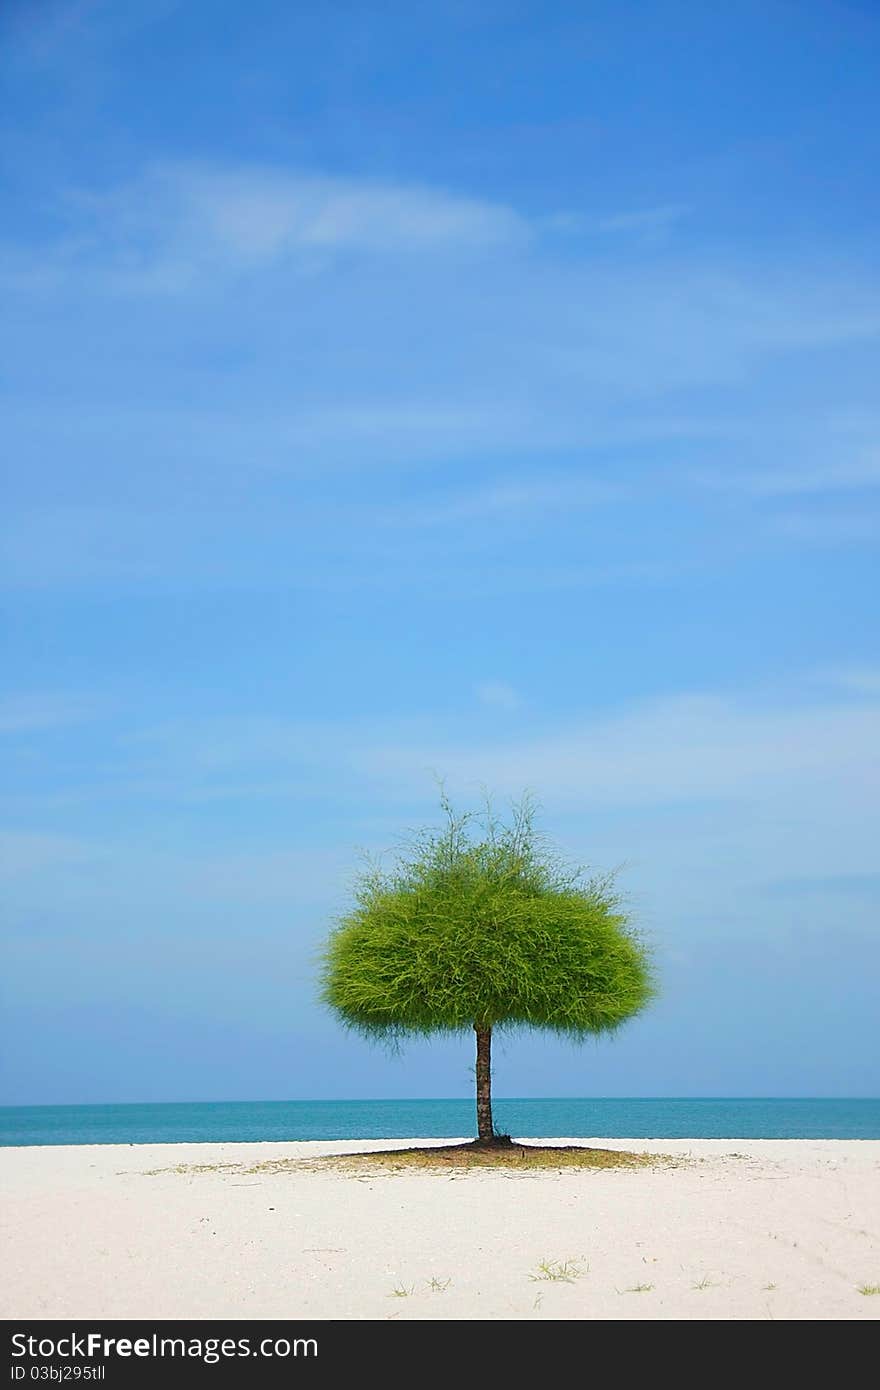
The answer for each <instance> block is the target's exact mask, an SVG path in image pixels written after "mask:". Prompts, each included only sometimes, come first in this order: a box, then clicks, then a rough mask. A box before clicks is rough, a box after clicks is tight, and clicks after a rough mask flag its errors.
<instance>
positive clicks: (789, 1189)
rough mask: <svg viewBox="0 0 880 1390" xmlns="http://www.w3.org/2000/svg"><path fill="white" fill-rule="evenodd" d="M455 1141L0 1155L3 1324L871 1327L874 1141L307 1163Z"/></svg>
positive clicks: (876, 1193) (609, 1145) (700, 1144)
mask: <svg viewBox="0 0 880 1390" xmlns="http://www.w3.org/2000/svg"><path fill="white" fill-rule="evenodd" d="M465 1137H469V1136H465ZM453 1142H456V1141H455V1140H454V1139H436V1138H433V1139H420V1138H418V1137H412V1138H407V1139H384V1140H383V1139H372V1140H357V1139H348V1140H330V1141H323V1142H322V1141H317V1140H313V1141H288V1142H283V1141H276V1140H262V1141H261V1140H254V1141H248V1142H244V1143H241V1142H234V1141H231V1142H228V1143H192V1142H191V1143H156V1144H145V1143H139V1144H128V1143H126V1144H87V1145H42V1146H20V1147H7V1148H3V1149H0V1183H2V1186H3V1190H4V1192H5V1194H6V1201H5V1203H4V1213H3V1225H4V1232H3V1248H4V1252H5V1260H4V1271H3V1276H2V1289H0V1316H3V1317H4V1318H13V1317H14V1318H28V1319H37V1320H39V1319H50V1318H99V1317H104V1318H128V1317H137V1318H141V1319H160V1318H195V1319H211V1318H220V1317H231V1318H248V1319H250V1318H261V1317H263V1318H273V1317H282V1318H316V1319H351V1320H358V1319H387V1318H394V1319H397V1320H400V1319H403V1320H410V1319H417V1320H422V1319H423V1320H432V1321H436V1320H444V1319H455V1320H460V1319H483V1320H485V1319H533V1320H537V1321H540V1320H544V1319H547V1318H549V1319H551V1320H552V1319H554V1318H558V1319H583V1320H590V1319H603V1320H608V1319H612V1320H630V1319H637V1320H640V1321H644V1320H646V1319H648V1320H650V1319H661V1320H662V1319H667V1320H669V1319H686V1320H695V1319H696V1320H705V1319H711V1320H736V1319H767V1318H772V1319H774V1320H778V1319H786V1318H790V1319H809V1320H814V1319H818V1320H827V1319H853V1320H863V1319H876V1318H878V1317H880V1295H873V1294H867V1293H866V1294H863V1293H860V1292H859V1290H860V1289H861V1288H866V1289H870V1288H872V1287H873V1286H875V1285H876V1286H878V1287H880V1141H878V1140H870V1139H868V1140H865V1139H702V1140H696V1139H662V1138H659V1139H654V1140H644V1139H604V1138H600V1137H597V1138H594V1139H583V1138H571V1137H568V1136H560V1137H558V1138H556V1139H553V1140H551V1139H544V1138H542V1139H540V1140H529V1141H528V1142H531V1143H535V1144H536V1145H538V1146H540V1147H549V1146H551V1145H552V1144H559V1145H562V1144H565V1145H572V1146H579V1147H584V1148H604V1149H625V1150H628V1151H630V1152H636V1153H639V1152H641V1153H654V1154H668V1155H670V1156H672V1157H675V1158H677V1159H679V1160H681V1161H679V1162H677V1163H674V1164H668V1165H664V1164H656V1165H648V1166H645V1167H640V1168H637V1169H621V1168H619V1167H615V1168H613V1169H610V1170H597V1169H590V1170H584V1169H578V1170H575V1171H571V1170H557V1169H551V1170H544V1171H537V1170H532V1171H530V1170H523V1171H512V1170H509V1169H507V1170H505V1169H500V1168H492V1169H481V1170H480V1171H474V1170H467V1171H465V1170H459V1171H457V1172H456V1171H449V1170H447V1171H439V1172H438V1171H436V1170H433V1169H431V1170H429V1171H418V1172H411V1171H406V1172H401V1171H396V1172H388V1171H385V1170H381V1171H379V1170H377V1171H375V1172H372V1171H371V1172H369V1173H365V1172H364V1171H363V1170H359V1171H358V1172H357V1173H355V1172H346V1171H343V1170H341V1169H340V1168H338V1167H335V1166H334V1167H328V1168H326V1169H322V1168H320V1167H311V1168H308V1167H306V1168H303V1167H297V1166H296V1163H297V1161H298V1160H300V1159H311V1158H316V1157H318V1156H320V1155H322V1154H343V1155H344V1154H354V1153H358V1152H360V1153H365V1152H376V1151H377V1150H378V1151H381V1150H383V1149H384V1150H388V1151H393V1150H395V1149H402V1148H407V1147H411V1146H425V1147H443V1146H444V1145H446V1144H449V1143H453ZM523 1142H526V1141H525V1140H524V1141H523ZM290 1160H292V1161H293V1162H292V1163H291V1162H290ZM255 1165H266V1166H265V1167H262V1168H259V1167H256V1166H255ZM285 1165H287V1166H285Z"/></svg>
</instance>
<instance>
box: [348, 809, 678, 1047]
mask: <svg viewBox="0 0 880 1390" xmlns="http://www.w3.org/2000/svg"><path fill="white" fill-rule="evenodd" d="M443 809H444V811H445V814H446V823H445V826H444V827H443V829H442V830H440V831H439V832H431V831H428V832H423V833H422V834H420V835H418V836H417V837H416V838H415V839H414V841H412V842H411V843H410V845H409V846H408V847H407V848H406V849H405V850H404V851H403V852H402V853H401V854H400V855H399V856H398V858H397V861H396V863H395V864H394V866H393V867H392V868H391V869H390V870H389V871H385V870H382V869H381V868H372V869H370V870H368V871H367V872H365V873H364V874H362V875H361V877H360V878H359V880H358V882H357V885H356V891H355V901H354V905H353V907H352V909H351V911H350V912H348V913H347V914H346V915H345V916H344V917H343V918H342V919H341V920H340V921H339V923H338V924H337V926H336V928H335V930H334V931H333V932H332V934H331V936H330V939H329V942H328V944H327V947H326V951H325V956H324V961H323V980H322V995H323V998H324V1000H325V1002H326V1003H327V1004H329V1005H330V1006H331V1008H332V1009H333V1010H334V1011H335V1012H336V1013H337V1015H338V1016H339V1017H340V1018H341V1019H342V1021H343V1022H345V1023H346V1024H347V1025H348V1026H350V1027H352V1028H354V1029H356V1030H357V1031H359V1032H360V1033H362V1034H365V1035H366V1036H368V1037H373V1038H383V1039H385V1040H387V1041H392V1042H394V1041H396V1040H398V1039H400V1037H401V1036H403V1035H406V1034H428V1033H436V1032H445V1033H455V1032H459V1031H465V1030H469V1029H472V1028H474V1027H476V1028H477V1029H492V1028H494V1027H498V1026H506V1027H509V1028H546V1029H551V1030H553V1031H555V1032H557V1033H561V1034H565V1035H567V1036H569V1037H571V1038H574V1039H578V1040H581V1039H584V1038H586V1037H588V1036H590V1035H593V1034H597V1033H603V1032H609V1031H613V1030H614V1029H616V1028H617V1027H618V1026H619V1025H620V1024H621V1023H623V1022H624V1021H625V1020H626V1019H628V1018H631V1017H632V1016H633V1015H634V1014H636V1013H638V1011H639V1010H640V1009H642V1008H643V1007H644V1005H645V1004H646V1003H647V1001H648V1000H649V998H650V997H651V994H652V992H653V990H652V980H651V969H650V964H649V958H648V953H647V951H646V949H645V947H644V945H643V944H642V942H641V941H640V939H639V937H638V935H637V933H636V932H635V930H634V929H633V927H632V924H631V923H630V921H629V919H628V916H627V914H626V912H625V911H624V909H623V906H622V903H621V899H620V897H619V895H618V893H617V892H616V890H615V887H614V882H613V878H612V877H611V876H603V877H598V878H596V877H592V878H591V877H588V876H587V875H585V874H584V873H583V872H582V871H580V870H576V869H570V868H568V867H566V865H565V864H564V863H562V862H561V861H560V860H559V859H558V858H557V856H556V855H555V854H554V853H552V851H551V850H550V849H549V847H548V846H547V844H546V842H545V841H544V839H543V837H541V836H540V835H538V834H537V832H536V830H535V826H534V815H533V808H532V805H531V804H530V802H529V801H528V800H524V801H523V802H522V803H521V804H520V805H519V806H518V807H516V808H515V809H514V812H513V816H512V819H511V820H510V821H509V822H508V823H506V824H502V823H500V822H499V821H498V819H497V818H496V817H495V816H494V814H493V813H492V811H491V808H490V807H488V806H487V808H486V812H485V814H484V815H483V816H482V817H481V818H477V817H474V816H472V815H464V816H459V815H456V814H455V812H454V811H453V809H452V807H451V806H450V804H449V803H448V801H447V800H446V799H445V798H444V799H443ZM475 831H476V832H479V833H475Z"/></svg>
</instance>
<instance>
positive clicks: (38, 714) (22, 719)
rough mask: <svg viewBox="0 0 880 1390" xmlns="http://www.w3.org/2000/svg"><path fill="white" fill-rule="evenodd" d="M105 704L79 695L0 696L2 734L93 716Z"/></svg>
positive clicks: (0, 729) (48, 727)
mask: <svg viewBox="0 0 880 1390" xmlns="http://www.w3.org/2000/svg"><path fill="white" fill-rule="evenodd" d="M105 706H106V702H104V701H101V702H98V701H96V700H95V699H92V698H88V699H86V698H83V697H80V696H77V695H17V696H10V697H9V698H7V699H3V700H0V734H22V733H27V732H28V731H29V730H31V729H51V728H56V727H58V726H61V725H65V724H77V723H79V722H81V721H82V720H84V719H90V718H94V717H95V715H96V714H97V713H98V712H99V711H100V710H101V709H102V708H104V707H105Z"/></svg>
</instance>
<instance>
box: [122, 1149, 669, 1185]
mask: <svg viewBox="0 0 880 1390" xmlns="http://www.w3.org/2000/svg"><path fill="white" fill-rule="evenodd" d="M686 1162H687V1160H686V1159H684V1158H682V1157H681V1156H680V1155H676V1156H673V1155H671V1154H655V1153H631V1152H629V1151H627V1150H624V1149H599V1148H587V1147H586V1146H584V1145H576V1144H567V1145H564V1146H562V1145H543V1144H520V1143H517V1142H515V1141H514V1142H511V1143H506V1144H499V1145H497V1146H496V1145H485V1144H479V1143H477V1142H471V1143H464V1144H442V1145H430V1146H418V1147H413V1148H408V1149H370V1150H363V1151H360V1152H355V1153H341V1154H323V1155H321V1156H320V1157H318V1158H286V1157H285V1158H271V1159H265V1160H263V1161H261V1162H258V1163H250V1164H236V1163H214V1164H211V1163H179V1164H175V1165H174V1166H173V1167H171V1168H153V1169H150V1170H149V1171H148V1172H147V1173H145V1175H144V1176H146V1177H155V1176H157V1175H158V1174H159V1173H168V1172H173V1173H185V1174H192V1175H196V1174H199V1173H224V1174H229V1175H230V1176H232V1175H237V1176H241V1175H243V1174H271V1173H285V1172H290V1173H294V1172H296V1173H301V1172H304V1171H306V1172H308V1171H312V1172H321V1171H324V1172H326V1171H328V1170H329V1171H335V1172H339V1173H348V1174H350V1175H352V1176H369V1175H371V1174H374V1175H379V1174H387V1173H404V1172H406V1173H413V1172H424V1173H447V1174H451V1173H456V1174H458V1173H467V1172H472V1171H475V1170H483V1169H487V1168H495V1169H501V1170H504V1171H506V1172H518V1173H530V1172H554V1173H558V1172H561V1171H563V1170H566V1169H580V1170H587V1171H589V1170H607V1169H613V1168H624V1169H637V1168H656V1167H668V1166H681V1165H683V1164H684V1163H686Z"/></svg>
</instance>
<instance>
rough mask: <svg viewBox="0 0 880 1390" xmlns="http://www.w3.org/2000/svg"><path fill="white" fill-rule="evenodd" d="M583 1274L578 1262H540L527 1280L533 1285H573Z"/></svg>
mask: <svg viewBox="0 0 880 1390" xmlns="http://www.w3.org/2000/svg"><path fill="white" fill-rule="evenodd" d="M584 1273H585V1270H584V1269H583V1268H582V1266H581V1264H580V1263H579V1261H578V1260H542V1261H541V1263H540V1264H539V1265H538V1268H537V1271H536V1272H535V1273H534V1274H530V1275H529V1278H530V1279H531V1280H532V1281H533V1282H534V1283H540V1282H543V1281H547V1282H549V1283H551V1284H573V1283H574V1282H575V1280H576V1279H580V1277H581V1275H582V1274H584Z"/></svg>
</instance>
